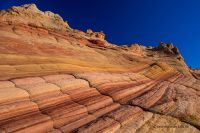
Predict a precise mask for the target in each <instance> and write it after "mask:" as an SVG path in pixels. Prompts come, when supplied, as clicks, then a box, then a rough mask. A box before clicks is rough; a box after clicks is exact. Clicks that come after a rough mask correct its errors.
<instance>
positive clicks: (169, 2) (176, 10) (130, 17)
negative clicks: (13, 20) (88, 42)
mask: <svg viewBox="0 0 200 133" xmlns="http://www.w3.org/2000/svg"><path fill="white" fill-rule="evenodd" d="M26 3H36V4H37V6H38V7H39V8H40V9H41V10H43V11H45V10H50V11H52V12H55V13H58V14H60V15H61V16H62V17H63V18H64V20H67V21H68V22H69V24H70V26H71V27H72V28H76V29H80V30H83V31H85V30H86V29H88V28H91V29H93V30H94V31H101V30H102V31H104V33H105V34H106V39H107V40H108V41H109V42H111V43H115V44H131V43H140V44H143V45H151V46H155V45H158V43H159V42H160V41H163V42H172V43H173V44H174V45H176V46H177V47H178V48H179V50H180V51H181V53H182V55H183V57H184V59H185V61H186V63H187V64H188V65H189V66H192V67H193V68H197V67H198V68H200V0H57V1H55V0H1V1H0V9H7V8H9V7H11V6H14V5H22V4H26Z"/></svg>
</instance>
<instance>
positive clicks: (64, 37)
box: [0, 4, 200, 133]
mask: <svg viewBox="0 0 200 133" xmlns="http://www.w3.org/2000/svg"><path fill="white" fill-rule="evenodd" d="M0 132H2V133H11V132H16V133H68V132H77V133H96V132H98V133H99V132H100V133H111V132H113V133H114V132H115V133H134V132H135V133H160V132H170V133H199V132H200V79H199V78H196V76H194V72H193V71H192V70H190V69H189V68H188V66H187V65H186V64H185V62H184V60H183V58H182V57H181V55H180V52H179V51H178V49H177V48H176V47H175V46H173V45H171V44H169V45H168V44H161V45H160V46H158V47H155V48H147V47H144V46H141V45H138V44H135V45H131V46H117V45H115V44H111V43H109V42H107V41H106V40H105V35H104V33H102V32H93V31H92V30H88V31H87V32H86V33H85V32H82V31H79V30H75V29H72V28H70V27H69V25H68V24H67V23H66V22H64V21H63V20H62V18H61V17H60V16H59V15H56V14H53V13H51V12H42V11H40V10H39V9H38V8H37V7H36V6H35V5H34V4H31V5H23V6H21V7H12V8H11V9H8V10H5V11H1V12H0Z"/></svg>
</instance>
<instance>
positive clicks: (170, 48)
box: [154, 42, 180, 55]
mask: <svg viewBox="0 0 200 133" xmlns="http://www.w3.org/2000/svg"><path fill="white" fill-rule="evenodd" d="M154 50H157V51H160V52H164V53H165V54H171V55H180V52H179V50H178V48H177V47H175V46H174V45H173V44H167V43H164V42H161V43H160V45H159V46H157V47H155V48H154Z"/></svg>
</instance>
